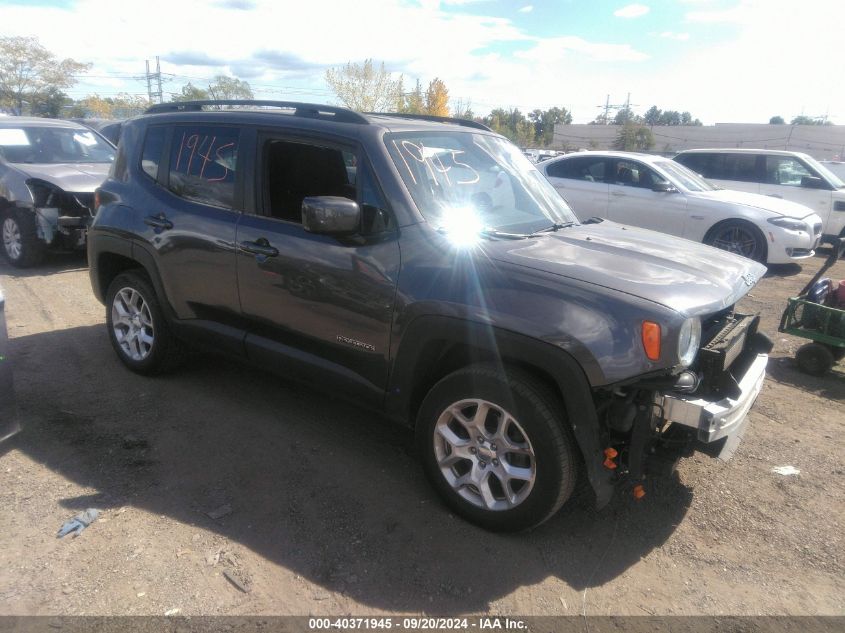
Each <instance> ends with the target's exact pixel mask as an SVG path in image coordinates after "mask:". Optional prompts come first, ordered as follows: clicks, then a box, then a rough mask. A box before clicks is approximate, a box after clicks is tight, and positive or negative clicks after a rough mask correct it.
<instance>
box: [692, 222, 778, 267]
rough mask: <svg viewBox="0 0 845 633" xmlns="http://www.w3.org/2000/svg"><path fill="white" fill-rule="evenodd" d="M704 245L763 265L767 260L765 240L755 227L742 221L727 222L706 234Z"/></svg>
mask: <svg viewBox="0 0 845 633" xmlns="http://www.w3.org/2000/svg"><path fill="white" fill-rule="evenodd" d="M704 243H705V244H707V245H708V246H713V247H715V248H719V249H721V250H723V251H728V252H729V253H736V254H737V255H742V256H743V257H747V258H748V259H753V260H754V261H756V262H760V263H761V264H765V263H766V260H767V258H768V252H767V248H766V238H765V237H764V236H763V234H762V233H761V232H760V229H758V228H757V227H756V226H754V225H753V224H751V223H750V222H746V221H744V220H728V221H726V222H722V223H721V224H717V225H716V226H714V227H713V228H712V229H710V230H709V231H708V232H707V235H706V236H705V237H704Z"/></svg>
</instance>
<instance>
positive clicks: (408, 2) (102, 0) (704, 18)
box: [0, 0, 845, 125]
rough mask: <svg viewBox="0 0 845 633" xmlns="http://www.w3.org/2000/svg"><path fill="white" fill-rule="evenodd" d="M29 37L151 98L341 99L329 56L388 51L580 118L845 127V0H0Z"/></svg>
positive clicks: (492, 98) (411, 78)
mask: <svg viewBox="0 0 845 633" xmlns="http://www.w3.org/2000/svg"><path fill="white" fill-rule="evenodd" d="M12 35H35V36H37V37H38V38H39V41H40V42H41V44H42V45H44V46H45V47H46V48H47V49H49V50H50V51H51V52H53V53H55V54H56V55H57V56H58V57H60V58H64V57H71V58H73V59H76V60H78V61H84V62H90V63H91V64H92V67H91V70H89V71H88V73H86V74H85V75H82V76H80V78H79V82H78V83H77V84H76V85H75V86H73V87H72V88H70V89H68V90H66V92H67V93H68V94H69V95H70V96H72V97H74V98H81V97H84V96H86V95H89V94H94V93H96V94H99V95H100V96H114V95H116V94H117V93H120V92H127V93H130V94H139V95H146V90H147V88H146V81H145V80H144V72H145V60H150V61H151V65H152V66H154V65H155V57H156V56H158V57H159V58H160V61H161V71H162V76H163V80H164V83H163V92H164V94H165V100H167V97H168V94H171V93H178V92H179V91H180V90H181V87H182V85H184V84H185V83H187V82H188V81H190V82H192V83H194V84H195V85H197V86H205V85H207V84H208V82H209V80H210V79H211V78H212V77H213V76H215V75H217V74H227V75H233V76H237V77H239V78H241V79H244V80H246V81H248V82H249V83H250V85H251V86H252V88H253V90H254V92H255V96H256V98H265V99H284V100H292V101H308V102H315V103H329V104H335V103H337V100H336V99H335V96H334V95H333V93H332V92H331V91H330V90H329V88H328V86H327V84H326V82H325V79H324V76H325V71H326V69H327V68H330V67H336V66H341V65H343V64H346V63H347V62H349V61H353V62H360V61H362V60H364V59H367V58H370V59H373V60H375V61H376V62H381V61H383V62H384V63H385V65H386V68H387V69H388V70H389V71H391V72H392V73H395V74H396V75H397V76H398V75H399V74H402V75H403V77H404V81H405V87H406V89H410V88H411V87H413V85H414V84H415V82H416V81H417V80H420V81H421V83H422V84H423V85H424V86H425V85H426V84H428V82H429V81H430V80H432V79H434V78H435V77H437V78H440V79H442V80H443V81H444V82H445V83H446V86H447V88H448V90H449V96H450V104H452V105H455V104H456V103H458V102H460V103H462V104H464V105H469V106H470V107H471V109H472V110H473V111H474V112H475V114H476V115H485V114H487V113H488V112H490V110H492V109H493V108H497V107H502V108H519V109H520V110H521V111H523V112H527V111H531V110H533V109H535V108H541V109H546V108H549V107H552V106H559V107H565V108H567V109H568V110H570V111H571V112H572V115H573V118H574V122H575V123H588V122H590V121H591V120H593V119H594V118H595V117H596V116H597V115H598V114H599V113H600V112H602V111H603V109H604V105H605V103H606V102H607V100H608V97H609V102H610V104H611V105H621V104H624V103H625V102H626V101H627V100H628V98H629V97H628V95H629V94H630V103H631V106H632V109H633V110H634V111H635V112H637V113H640V114H642V113H644V112H645V111H646V110H647V109H648V108H649V107H651V106H652V105H656V106H657V107H659V108H661V109H664V110H667V109H669V110H679V111H685V110H686V111H689V112H690V113H691V114H692V116H693V117H696V118H699V119H700V120H701V121H702V122H703V123H705V124H707V125H709V124H714V123H727V122H738V123H739V122H741V123H767V122H768V121H769V118H770V117H772V116H775V115H780V116H782V117H784V118H785V119H786V120H787V121H789V120H790V119H791V118H792V117H794V116H797V115H800V114H804V115H807V116H811V117H822V116H826V117H828V119H829V120H831V121H833V122H834V123H839V124H845V80H843V74H844V73H843V70H845V68H843V66H845V61H843V60H845V55H843V52H845V51H843V49H845V2H843V1H842V0H804V1H803V2H796V1H795V0H793V1H791V2H787V1H786V0H661V1H648V0H641V1H637V2H633V3H630V2H624V1H622V2H614V1H610V0H593V1H590V0H518V1H513V2H495V1H492V0H353V1H350V0H343V1H339V2H334V1H329V0H308V1H307V2H303V1H301V0H299V1H297V2H290V1H286V0H202V1H200V0H196V1H192V0H144V2H139V3H131V4H130V3H127V2H115V1H114V0H0V36H12Z"/></svg>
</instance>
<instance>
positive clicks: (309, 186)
mask: <svg viewBox="0 0 845 633" xmlns="http://www.w3.org/2000/svg"><path fill="white" fill-rule="evenodd" d="M263 156H264V171H263V180H264V211H265V213H267V215H269V216H271V217H274V218H278V219H280V220H287V221H288V222H297V223H300V222H302V200H303V198H306V197H308V196H341V197H344V198H349V199H350V200H355V198H356V190H355V180H356V178H357V172H358V165H357V164H356V160H355V155H354V154H352V153H351V152H346V151H342V150H339V149H335V148H331V147H321V146H319V145H311V144H308V143H294V142H288V141H278V140H271V141H267V143H266V144H265V146H264V153H263Z"/></svg>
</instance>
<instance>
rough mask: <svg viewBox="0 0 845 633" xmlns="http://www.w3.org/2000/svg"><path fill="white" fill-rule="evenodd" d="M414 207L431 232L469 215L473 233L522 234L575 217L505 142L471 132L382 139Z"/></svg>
mask: <svg viewBox="0 0 845 633" xmlns="http://www.w3.org/2000/svg"><path fill="white" fill-rule="evenodd" d="M385 142H386V143H387V148H388V151H389V152H390V155H391V157H392V158H393V162H394V163H395V164H396V168H397V169H398V170H399V173H400V174H401V176H402V180H403V181H404V182H405V185H406V186H407V187H408V191H410V193H411V196H412V197H413V199H414V202H415V203H416V205H417V207H418V208H419V209H420V211H421V212H422V214H423V215H424V216H425V218H426V219H427V220H428V221H429V222H431V223H432V224H434V226H435V227H437V228H443V227H446V226H449V225H450V224H454V223H455V222H456V220H457V221H459V222H460V221H463V220H465V219H466V218H467V216H470V217H471V218H472V220H473V224H476V225H477V226H478V229H479V230H482V231H483V230H494V231H500V232H507V233H519V234H526V233H532V232H534V231H540V230H542V229H545V228H549V227H551V226H553V225H558V224H566V223H574V222H577V221H578V220H577V218H576V217H575V214H574V213H573V212H572V210H571V209H570V208H569V207H568V206H567V204H566V202H564V200H563V198H561V197H560V195H558V193H557V192H556V191H555V190H554V188H553V187H552V186H551V185H550V184H549V182H548V181H547V180H546V179H545V178H544V177H543V175H542V174H541V173H540V172H538V171H537V170H536V169H535V168H534V165H532V164H531V162H530V161H529V160H528V159H527V158H525V156H523V155H522V152H520V151H519V149H517V148H516V147H515V146H514V145H512V144H511V143H510V142H508V141H506V140H504V139H502V138H499V137H496V136H491V135H489V134H477V133H473V132H449V133H443V132H433V133H426V132H414V133H410V134H388V135H386V136H385Z"/></svg>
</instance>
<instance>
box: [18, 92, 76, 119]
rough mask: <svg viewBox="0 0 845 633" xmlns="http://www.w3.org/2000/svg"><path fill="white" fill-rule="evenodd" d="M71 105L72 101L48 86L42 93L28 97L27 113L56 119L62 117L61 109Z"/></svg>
mask: <svg viewBox="0 0 845 633" xmlns="http://www.w3.org/2000/svg"><path fill="white" fill-rule="evenodd" d="M72 103H73V100H72V99H71V98H70V97H68V96H67V95H66V94H65V93H64V92H62V91H61V90H59V89H58V88H56V87H55V86H50V87H49V88H47V90H45V91H44V92H41V93H36V94H34V95H30V98H29V111H30V113H31V114H32V116H43V117H47V118H50V119H58V118H59V117H60V116H61V115H62V108H63V107H64V106H66V105H70V104H72Z"/></svg>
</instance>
